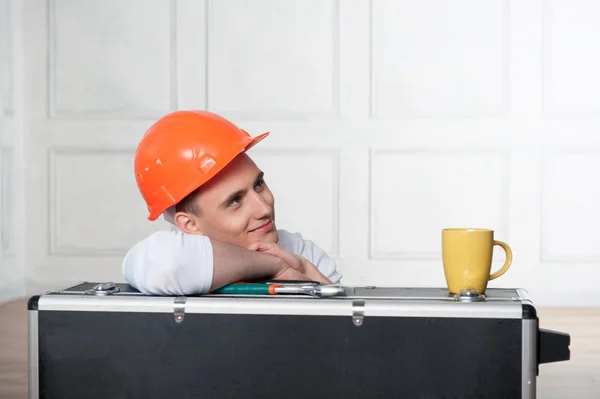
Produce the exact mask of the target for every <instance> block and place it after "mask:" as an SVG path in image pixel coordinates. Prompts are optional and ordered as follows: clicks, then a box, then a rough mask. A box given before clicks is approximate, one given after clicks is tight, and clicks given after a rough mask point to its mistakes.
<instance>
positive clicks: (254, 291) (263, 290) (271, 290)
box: [212, 283, 280, 295]
mask: <svg viewBox="0 0 600 399" xmlns="http://www.w3.org/2000/svg"><path fill="white" fill-rule="evenodd" d="M278 287H280V285H278V284H253V283H248V284H246V283H233V284H228V285H225V286H223V287H221V288H218V289H216V290H214V291H212V293H213V294H229V295H275V294H276V292H275V288H278Z"/></svg>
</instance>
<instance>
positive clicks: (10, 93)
mask: <svg viewBox="0 0 600 399" xmlns="http://www.w3.org/2000/svg"><path fill="white" fill-rule="evenodd" d="M21 28H22V26H21V6H20V4H19V2H18V1H16V0H0V303H1V302H3V301H5V300H8V299H12V298H16V297H19V296H22V295H24V293H25V263H24V247H23V244H24V235H23V220H24V218H25V208H24V206H23V182H24V178H23V168H22V145H21V138H22V126H21V123H22V120H23V118H22V114H21V112H22V107H21V101H22V90H21V82H22V74H21V68H22V64H21V49H22V44H21Z"/></svg>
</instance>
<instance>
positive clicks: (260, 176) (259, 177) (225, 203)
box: [219, 171, 265, 208]
mask: <svg viewBox="0 0 600 399" xmlns="http://www.w3.org/2000/svg"><path fill="white" fill-rule="evenodd" d="M264 176H265V172H262V171H261V172H260V173H259V174H258V175H257V176H256V179H255V180H254V184H256V183H257V182H258V181H259V180H262V179H263V177H264ZM246 192H248V189H246V188H244V189H241V190H237V191H235V192H233V193H231V194H229V195H228V196H227V198H225V200H224V201H223V202H221V204H220V205H219V207H221V208H227V206H228V205H229V203H230V202H231V201H233V200H234V199H235V198H237V197H243V196H244V195H245V194H246Z"/></svg>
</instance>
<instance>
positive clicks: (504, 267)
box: [490, 240, 512, 280]
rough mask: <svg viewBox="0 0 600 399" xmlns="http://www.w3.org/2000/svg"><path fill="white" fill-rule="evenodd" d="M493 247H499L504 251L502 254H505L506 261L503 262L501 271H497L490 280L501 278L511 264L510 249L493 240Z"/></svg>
mask: <svg viewBox="0 0 600 399" xmlns="http://www.w3.org/2000/svg"><path fill="white" fill-rule="evenodd" d="M494 245H499V246H501V247H502V248H503V249H504V253H505V254H506V261H505V262H504V266H502V269H500V270H498V271H497V272H496V273H494V274H492V275H491V276H490V280H493V279H495V278H498V277H500V276H502V275H503V274H504V273H506V271H507V270H508V268H509V267H510V265H511V264H512V250H511V249H510V247H509V246H508V245H507V244H506V243H505V242H502V241H496V240H494Z"/></svg>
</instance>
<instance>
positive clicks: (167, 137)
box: [134, 111, 269, 220]
mask: <svg viewBox="0 0 600 399" xmlns="http://www.w3.org/2000/svg"><path fill="white" fill-rule="evenodd" d="M268 135H269V133H263V134H261V135H259V136H257V137H254V138H253V137H250V135H249V134H248V132H246V131H244V130H242V129H240V128H238V127H237V126H235V125H234V124H233V123H231V122H230V121H228V120H226V119H224V118H222V117H220V116H218V115H215V114H213V113H211V112H207V111H176V112H173V113H170V114H168V115H166V116H164V117H163V118H161V119H159V120H158V121H157V122H156V123H154V124H153V125H152V126H151V127H150V129H148V131H147V132H146V133H145V134H144V137H142V140H141V142H140V143H139V145H138V147H137V149H136V152H135V160H134V170H135V179H136V182H137V186H138V189H139V190H140V193H141V194H142V197H143V198H144V201H146V205H147V207H148V211H149V212H150V215H149V216H148V219H149V220H156V219H157V218H158V217H159V216H160V215H161V214H162V213H163V212H164V211H165V210H167V209H168V208H169V207H171V206H173V205H175V204H177V203H178V202H179V201H181V200H182V199H184V198H185V197H186V196H187V195H188V194H190V193H191V192H193V191H194V190H195V189H197V188H198V187H200V186H201V185H203V184H204V183H206V182H207V181H209V180H210V179H211V178H213V177H214V176H215V175H216V174H217V173H219V171H220V170H222V169H223V168H224V167H225V166H226V165H227V164H229V162H231V161H232V160H233V159H234V158H235V157H236V156H237V155H239V154H240V153H242V152H244V151H247V150H249V149H250V148H251V147H253V146H254V145H255V144H256V143H258V142H259V141H261V140H262V139H264V138H265V137H266V136H268Z"/></svg>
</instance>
